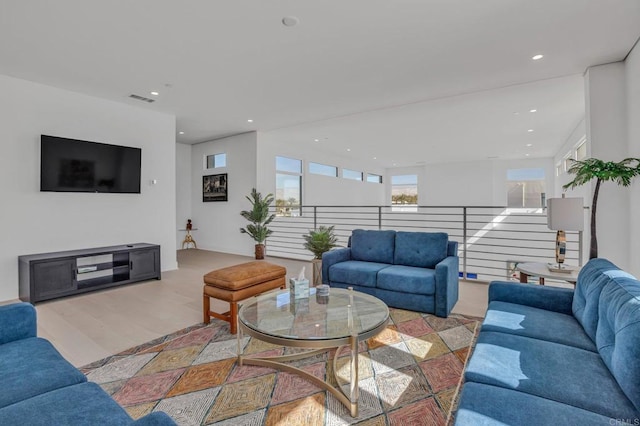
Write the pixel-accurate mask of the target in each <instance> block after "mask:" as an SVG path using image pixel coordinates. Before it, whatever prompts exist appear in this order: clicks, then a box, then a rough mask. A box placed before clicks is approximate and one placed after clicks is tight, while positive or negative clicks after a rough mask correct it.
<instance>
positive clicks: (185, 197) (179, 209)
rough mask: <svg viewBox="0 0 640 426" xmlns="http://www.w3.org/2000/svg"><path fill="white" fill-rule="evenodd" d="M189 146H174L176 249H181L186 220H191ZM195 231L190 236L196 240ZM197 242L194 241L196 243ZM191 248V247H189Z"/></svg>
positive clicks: (180, 144) (178, 144) (179, 144)
mask: <svg viewBox="0 0 640 426" xmlns="http://www.w3.org/2000/svg"><path fill="white" fill-rule="evenodd" d="M191 169H192V167H191V145H186V144H182V143H177V144H176V248H178V249H181V248H182V241H184V237H185V235H186V232H185V231H180V229H185V227H186V225H187V219H191V203H192V201H191V180H192V177H191ZM197 233H198V231H197V230H195V231H193V232H192V233H191V234H192V235H193V238H194V239H196V234H197ZM197 242H198V240H197V239H196V243H197ZM190 247H193V246H190Z"/></svg>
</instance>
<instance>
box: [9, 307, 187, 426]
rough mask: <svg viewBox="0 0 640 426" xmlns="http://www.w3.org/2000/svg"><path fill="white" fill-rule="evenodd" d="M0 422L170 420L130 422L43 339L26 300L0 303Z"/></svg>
mask: <svg viewBox="0 0 640 426" xmlns="http://www.w3.org/2000/svg"><path fill="white" fill-rule="evenodd" d="M0 425H74V426H76V425H78V426H82V425H136V426H164V425H175V423H174V421H173V420H172V419H171V418H170V417H169V416H168V415H166V414H165V413H162V412H154V413H151V414H149V415H147V416H145V417H143V418H141V419H139V420H137V421H134V420H133V419H132V418H131V417H129V415H128V414H127V412H126V411H125V410H124V409H123V408H122V407H120V406H119V405H118V404H117V403H116V402H115V401H114V400H113V399H111V397H110V396H109V395H108V394H107V393H106V392H104V391H103V390H102V388H101V387H100V386H98V385H97V384H95V383H90V382H87V379H86V377H85V376H84V374H82V373H81V372H80V371H79V370H77V369H76V368H75V367H73V366H72V365H71V364H69V362H67V361H66V360H65V359H64V358H62V356H61V355H60V353H58V351H57V350H56V349H55V348H54V347H53V345H51V343H49V342H48V341H47V340H45V339H41V338H38V337H36V311H35V309H34V308H33V306H31V305H30V304H28V303H15V304H12V305H6V306H0Z"/></svg>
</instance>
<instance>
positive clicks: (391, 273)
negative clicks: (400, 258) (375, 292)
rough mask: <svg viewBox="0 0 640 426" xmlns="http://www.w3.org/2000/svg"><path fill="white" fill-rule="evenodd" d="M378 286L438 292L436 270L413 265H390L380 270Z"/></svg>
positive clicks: (414, 291) (401, 289)
mask: <svg viewBox="0 0 640 426" xmlns="http://www.w3.org/2000/svg"><path fill="white" fill-rule="evenodd" d="M378 288H382V289H385V290H393V291H400V292H403V293H411V294H426V295H431V294H434V293H435V292H436V271H435V270H433V269H425V268H415V267H413V266H402V265H393V266H389V267H388V268H384V269H383V270H381V271H380V272H378Z"/></svg>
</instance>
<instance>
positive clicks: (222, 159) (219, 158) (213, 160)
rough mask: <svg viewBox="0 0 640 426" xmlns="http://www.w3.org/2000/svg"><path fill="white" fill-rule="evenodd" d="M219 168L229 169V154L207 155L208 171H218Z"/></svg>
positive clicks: (206, 166) (206, 165)
mask: <svg viewBox="0 0 640 426" xmlns="http://www.w3.org/2000/svg"><path fill="white" fill-rule="evenodd" d="M218 167H227V154H224V153H223V154H213V155H207V158H206V164H205V168H206V169H217V168H218Z"/></svg>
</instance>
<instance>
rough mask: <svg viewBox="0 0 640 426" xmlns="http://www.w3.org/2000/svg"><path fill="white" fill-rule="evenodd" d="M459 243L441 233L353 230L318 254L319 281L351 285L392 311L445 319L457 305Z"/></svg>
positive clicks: (345, 285)
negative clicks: (344, 243) (342, 243)
mask: <svg viewBox="0 0 640 426" xmlns="http://www.w3.org/2000/svg"><path fill="white" fill-rule="evenodd" d="M457 253H458V243H457V242H455V241H449V236H448V235H447V234H446V233H444V232H400V231H398V232H396V231H367V230H363V229H356V230H354V231H353V233H352V234H351V237H350V238H349V247H347V248H342V249H337V250H332V251H329V252H326V253H324V254H323V256H322V282H323V283H324V284H329V285H330V286H332V287H340V288H346V287H353V289H354V290H358V291H361V292H363V293H368V294H371V295H373V296H375V297H377V298H379V299H381V300H383V301H384V302H385V303H386V304H387V305H389V306H391V307H394V308H401V309H409V310H412V311H418V312H426V313H430V314H435V315H437V316H439V317H447V316H448V315H449V313H450V312H451V309H453V306H454V305H455V304H456V302H457V301H458V271H459V259H458V254H457Z"/></svg>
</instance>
